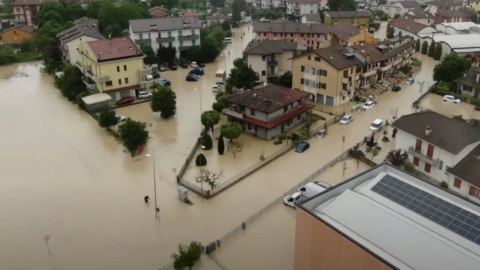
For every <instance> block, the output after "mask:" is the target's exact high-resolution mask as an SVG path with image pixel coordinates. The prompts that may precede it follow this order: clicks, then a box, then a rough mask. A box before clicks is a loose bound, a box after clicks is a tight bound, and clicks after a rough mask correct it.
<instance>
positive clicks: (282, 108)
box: [222, 84, 314, 140]
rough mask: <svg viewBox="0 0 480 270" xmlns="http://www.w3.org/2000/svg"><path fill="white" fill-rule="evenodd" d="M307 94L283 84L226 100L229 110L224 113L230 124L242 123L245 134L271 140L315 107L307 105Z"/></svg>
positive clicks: (299, 121)
mask: <svg viewBox="0 0 480 270" xmlns="http://www.w3.org/2000/svg"><path fill="white" fill-rule="evenodd" d="M308 95H309V94H308V93H306V92H302V91H300V90H295V89H290V88H286V87H283V86H280V85H275V84H271V85H266V86H264V87H261V88H257V89H253V90H250V91H245V92H242V93H239V94H234V95H231V96H229V97H227V98H226V101H228V102H229V107H228V109H224V110H223V112H222V113H223V114H224V115H226V116H228V119H229V121H230V122H237V123H239V124H241V125H242V128H243V131H244V132H246V133H249V134H252V135H254V136H257V137H259V138H262V139H265V140H270V139H272V138H274V137H275V136H278V135H280V134H281V133H283V132H285V131H287V130H289V129H291V128H293V127H294V126H296V125H298V124H300V123H301V122H302V119H303V116H304V115H305V112H307V111H308V110H311V109H312V108H313V107H314V105H311V104H306V98H307V97H308Z"/></svg>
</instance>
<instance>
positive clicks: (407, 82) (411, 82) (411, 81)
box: [405, 78, 415, 85]
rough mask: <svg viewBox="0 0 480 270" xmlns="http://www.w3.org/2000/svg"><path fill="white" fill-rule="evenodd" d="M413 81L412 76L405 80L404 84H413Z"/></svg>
mask: <svg viewBox="0 0 480 270" xmlns="http://www.w3.org/2000/svg"><path fill="white" fill-rule="evenodd" d="M414 82H415V80H414V79H413V78H410V79H408V80H407V81H406V82H405V84H407V85H409V84H413V83H414Z"/></svg>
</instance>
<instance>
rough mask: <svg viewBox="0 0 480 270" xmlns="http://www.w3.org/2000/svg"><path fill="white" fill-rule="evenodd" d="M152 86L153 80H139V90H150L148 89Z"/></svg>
mask: <svg viewBox="0 0 480 270" xmlns="http://www.w3.org/2000/svg"><path fill="white" fill-rule="evenodd" d="M153 84H154V81H153V80H151V81H147V80H141V81H140V88H144V89H146V88H150V87H152V86H153Z"/></svg>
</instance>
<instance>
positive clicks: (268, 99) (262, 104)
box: [226, 84, 310, 113]
mask: <svg viewBox="0 0 480 270" xmlns="http://www.w3.org/2000/svg"><path fill="white" fill-rule="evenodd" d="M309 95H310V93H308V92H304V91H300V90H297V89H291V88H287V87H283V86H280V85H275V84H270V85H267V86H264V87H261V88H258V89H254V90H249V91H245V92H243V93H239V94H235V95H231V96H229V97H227V98H226V100H227V101H228V102H232V103H235V104H240V105H242V106H245V107H247V108H252V109H254V110H257V111H260V112H264V113H272V112H274V111H277V110H279V109H281V108H283V107H285V106H287V105H288V104H291V103H293V102H295V101H298V100H301V99H303V98H305V97H308V96H309Z"/></svg>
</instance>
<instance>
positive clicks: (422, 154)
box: [408, 145, 440, 167]
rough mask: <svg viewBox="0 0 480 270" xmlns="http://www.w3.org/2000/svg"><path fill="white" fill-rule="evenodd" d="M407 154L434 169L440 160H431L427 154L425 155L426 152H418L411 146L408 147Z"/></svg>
mask: <svg viewBox="0 0 480 270" xmlns="http://www.w3.org/2000/svg"><path fill="white" fill-rule="evenodd" d="M408 153H409V154H410V155H412V156H414V157H416V158H418V159H419V160H421V161H423V162H426V163H428V164H430V165H432V166H434V167H436V166H437V165H438V163H439V162H440V160H439V159H438V158H435V159H434V158H433V157H429V156H428V155H427V154H426V151H418V150H416V149H415V147H414V146H413V145H412V146H410V147H408Z"/></svg>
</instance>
